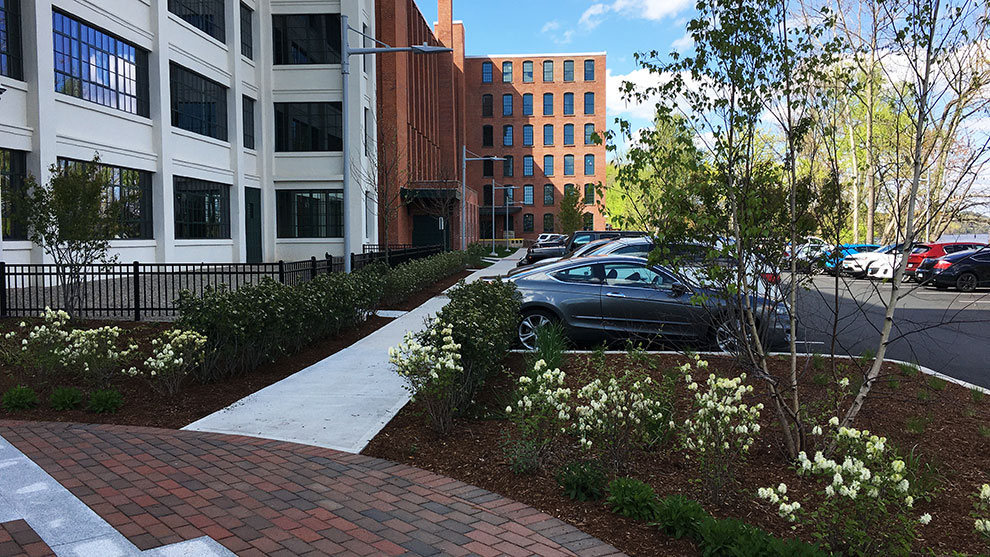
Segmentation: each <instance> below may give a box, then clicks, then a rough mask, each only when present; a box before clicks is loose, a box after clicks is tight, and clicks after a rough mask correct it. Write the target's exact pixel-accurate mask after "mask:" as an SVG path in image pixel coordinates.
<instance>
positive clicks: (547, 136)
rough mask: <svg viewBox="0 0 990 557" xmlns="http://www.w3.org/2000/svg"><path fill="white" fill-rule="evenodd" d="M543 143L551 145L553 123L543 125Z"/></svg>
mask: <svg viewBox="0 0 990 557" xmlns="http://www.w3.org/2000/svg"><path fill="white" fill-rule="evenodd" d="M543 144H544V145H553V124H545V125H544V126H543Z"/></svg>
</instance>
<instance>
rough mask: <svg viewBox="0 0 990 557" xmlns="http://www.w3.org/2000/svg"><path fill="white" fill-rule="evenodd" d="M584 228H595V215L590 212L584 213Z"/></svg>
mask: <svg viewBox="0 0 990 557" xmlns="http://www.w3.org/2000/svg"><path fill="white" fill-rule="evenodd" d="M584 229H585V230H594V229H595V217H594V216H593V215H592V214H591V213H585V214H584Z"/></svg>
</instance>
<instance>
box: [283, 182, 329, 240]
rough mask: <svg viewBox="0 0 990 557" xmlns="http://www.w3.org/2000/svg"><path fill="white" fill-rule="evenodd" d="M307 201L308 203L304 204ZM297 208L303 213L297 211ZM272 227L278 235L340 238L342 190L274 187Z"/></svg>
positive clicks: (284, 236) (286, 236)
mask: <svg viewBox="0 0 990 557" xmlns="http://www.w3.org/2000/svg"><path fill="white" fill-rule="evenodd" d="M305 200H309V202H308V203H304V201H305ZM300 209H305V210H306V211H307V212H306V213H304V214H301V213H300V211H299V210H300ZM275 215H276V217H275V229H276V235H277V236H278V237H279V238H343V237H344V191H343V190H339V189H284V190H283V189H280V190H275Z"/></svg>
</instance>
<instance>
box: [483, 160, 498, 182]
mask: <svg viewBox="0 0 990 557" xmlns="http://www.w3.org/2000/svg"><path fill="white" fill-rule="evenodd" d="M481 175H482V176H485V177H486V178H490V177H492V176H495V161H493V160H491V159H487V160H483V161H481Z"/></svg>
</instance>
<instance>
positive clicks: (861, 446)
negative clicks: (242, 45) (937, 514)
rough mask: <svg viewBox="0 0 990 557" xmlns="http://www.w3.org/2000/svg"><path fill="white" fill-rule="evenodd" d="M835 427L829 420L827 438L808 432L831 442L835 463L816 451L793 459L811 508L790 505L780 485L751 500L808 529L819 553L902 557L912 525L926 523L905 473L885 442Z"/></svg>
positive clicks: (913, 532)
mask: <svg viewBox="0 0 990 557" xmlns="http://www.w3.org/2000/svg"><path fill="white" fill-rule="evenodd" d="M838 424H839V420H838V418H833V419H831V420H830V421H829V427H828V428H827V433H826V430H823V429H822V428H821V427H819V426H815V427H814V428H813V430H812V433H813V434H814V435H828V436H829V437H831V441H833V442H834V443H835V447H836V449H835V452H834V453H833V455H832V456H834V457H835V458H828V457H826V456H825V455H824V454H823V453H822V452H821V451H819V452H817V453H815V456H814V457H813V458H809V457H808V455H807V454H806V453H805V452H803V451H802V452H801V453H800V454H799V455H798V461H797V472H798V474H799V475H801V476H805V477H808V478H810V479H817V480H818V484H817V485H818V487H819V488H820V489H821V492H820V495H821V496H820V502H819V503H818V504H817V506H815V507H814V508H802V507H801V505H800V503H798V502H793V503H792V502H790V501H789V500H788V499H787V498H786V495H785V494H786V493H787V486H786V485H785V484H781V485H780V486H778V488H777V489H776V490H774V489H772V488H762V489H760V490H758V491H757V496H758V497H759V498H760V499H764V500H766V501H768V502H770V503H771V504H773V505H776V506H777V511H778V514H780V516H781V517H783V518H785V519H786V520H788V521H790V522H795V521H796V522H798V523H802V524H805V525H806V526H808V527H810V528H811V529H812V535H813V536H814V537H815V539H816V540H818V541H819V543H820V544H821V545H822V547H823V548H825V549H827V550H829V551H830V552H834V553H835V554H837V555H906V554H908V553H909V552H910V550H911V545H912V543H913V542H914V540H915V538H916V537H917V536H916V529H917V527H918V525H919V524H920V525H925V524H928V523H929V522H931V520H932V517H931V515H929V514H927V513H925V514H922V515H920V516H918V515H916V514H914V511H913V510H912V508H913V507H914V495H912V490H911V484H910V482H909V481H908V479H907V476H908V475H909V474H910V470H908V469H907V465H906V464H905V462H904V461H903V460H902V459H900V458H899V457H898V455H897V452H896V450H895V449H894V448H893V447H892V446H891V445H890V443H889V442H888V441H887V439H886V438H885V437H880V436H877V435H874V434H871V433H870V432H869V431H868V430H858V429H853V428H847V427H838Z"/></svg>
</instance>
